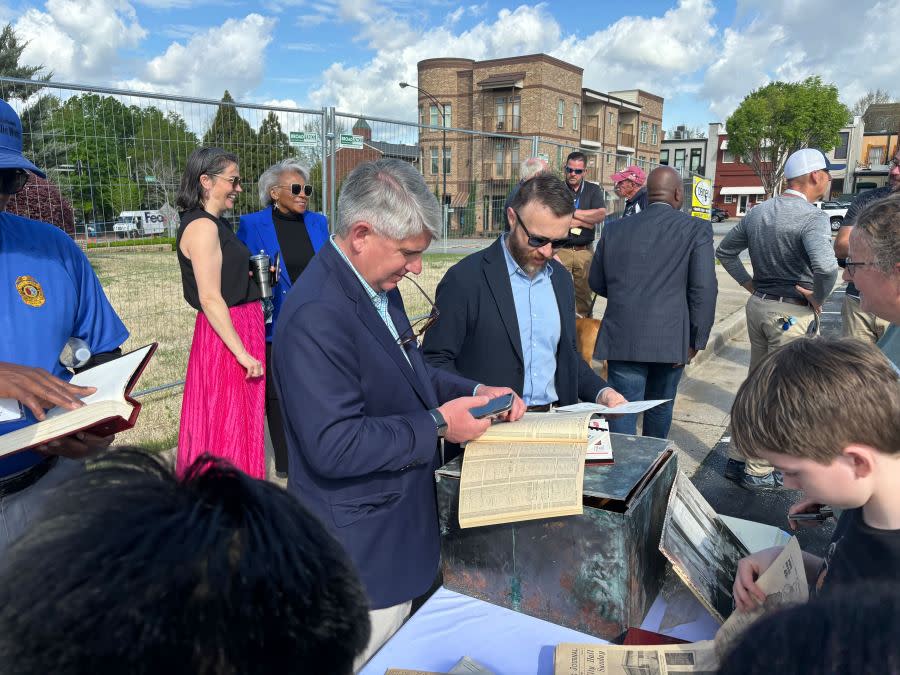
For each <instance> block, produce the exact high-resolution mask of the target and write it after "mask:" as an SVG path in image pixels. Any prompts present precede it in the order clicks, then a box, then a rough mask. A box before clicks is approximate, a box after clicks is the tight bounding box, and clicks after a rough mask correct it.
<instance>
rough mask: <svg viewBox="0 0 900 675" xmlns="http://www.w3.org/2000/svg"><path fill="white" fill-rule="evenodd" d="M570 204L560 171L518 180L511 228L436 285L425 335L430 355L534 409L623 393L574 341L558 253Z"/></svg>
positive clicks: (568, 280) (607, 399) (568, 289)
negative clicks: (432, 319)
mask: <svg viewBox="0 0 900 675" xmlns="http://www.w3.org/2000/svg"><path fill="white" fill-rule="evenodd" d="M574 211H575V207H574V206H573V203H572V198H571V195H570V194H569V192H568V188H566V186H565V184H563V182H562V181H561V180H560V179H559V178H557V177H556V176H552V175H548V174H539V175H537V176H535V177H534V178H532V179H530V180H529V181H527V182H525V183H522V185H521V186H520V188H519V190H518V192H517V193H516V194H515V196H514V197H513V198H512V200H511V202H510V205H509V207H507V209H506V215H507V219H508V221H509V225H510V231H509V233H507V234H504V235H502V236H501V237H500V238H499V239H497V241H495V242H494V243H493V244H491V246H489V247H488V248H487V249H485V250H483V251H479V252H478V253H473V254H472V255H469V256H467V257H466V258H464V259H463V260H461V261H459V262H458V263H456V264H455V265H454V266H453V267H451V268H450V269H449V270H447V273H446V274H445V275H444V278H443V279H442V280H441V282H440V284H438V288H437V297H436V300H435V303H436V304H437V307H438V309H439V310H440V317H439V318H438V320H437V322H436V323H435V325H434V326H433V327H432V328H431V330H429V331H428V333H426V335H425V340H424V342H423V348H424V350H425V358H426V359H427V360H428V362H429V363H431V364H432V365H435V366H438V367H441V368H444V369H446V370H448V371H450V372H453V373H458V374H460V375H463V376H465V377H471V378H474V379H477V380H480V381H484V382H492V383H495V384H502V385H504V386H507V387H509V388H511V389H513V390H514V391H516V393H518V394H519V395H521V396H522V398H523V400H524V401H525V404H526V405H527V406H528V409H529V410H535V411H545V410H549V409H550V407H551V406H553V405H570V404H572V403H577V402H578V401H579V400H582V401H590V402H591V403H594V402H598V403H603V404H605V405H610V406H614V405H618V404H620V403H624V402H625V399H624V398H622V396H620V395H619V393H618V392H616V391H615V390H613V389H611V388H609V387H608V386H607V384H606V382H604V381H603V379H602V378H601V377H600V376H599V375H597V374H596V373H594V371H593V370H591V368H590V366H589V365H588V364H587V363H585V361H584V359H582V358H581V356H580V354H579V353H578V350H577V347H576V341H575V303H574V297H575V296H574V289H573V282H572V275H571V274H569V272H568V271H567V270H566V269H565V267H563V266H562V265H561V264H560V263H559V262H557V261H556V260H554V259H553V252H554V250H555V249H556V248H559V247H560V246H561V245H562V244H563V242H565V241H566V240H567V237H568V230H569V228H570V227H571V220H572V214H573V213H574Z"/></svg>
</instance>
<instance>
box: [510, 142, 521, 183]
mask: <svg viewBox="0 0 900 675" xmlns="http://www.w3.org/2000/svg"><path fill="white" fill-rule="evenodd" d="M511 142H512V148H510V151H509V153H510V158H509V164H510V166H511V167H512V170H513V172H514V174H515V175H514V176H513V178H517V177H518V175H519V142H518V141H511Z"/></svg>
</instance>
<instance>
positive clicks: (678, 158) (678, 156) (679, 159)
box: [672, 148, 685, 171]
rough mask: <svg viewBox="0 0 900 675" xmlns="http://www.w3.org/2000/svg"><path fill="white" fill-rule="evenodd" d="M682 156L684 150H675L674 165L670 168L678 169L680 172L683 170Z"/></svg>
mask: <svg viewBox="0 0 900 675" xmlns="http://www.w3.org/2000/svg"><path fill="white" fill-rule="evenodd" d="M684 154H685V150H684V148H677V149H676V150H675V163H674V164H673V165H672V166H674V167H675V168H676V169H678V171H681V170H682V169H683V168H684Z"/></svg>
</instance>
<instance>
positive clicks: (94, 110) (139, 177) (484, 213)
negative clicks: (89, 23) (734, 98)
mask: <svg viewBox="0 0 900 675" xmlns="http://www.w3.org/2000/svg"><path fill="white" fill-rule="evenodd" d="M0 97H2V98H3V99H4V100H6V101H8V102H9V103H10V105H12V106H13V108H14V109H15V110H16V111H17V112H18V113H19V116H20V117H21V119H22V125H23V141H24V152H25V155H26V156H27V157H29V158H30V159H31V160H32V161H34V163H35V164H37V165H38V166H39V167H40V168H41V169H43V170H44V171H46V173H47V180H42V179H39V178H38V177H36V176H32V177H30V178H29V183H28V184H27V185H26V187H25V188H24V190H23V191H22V192H21V193H19V194H18V195H16V196H15V198H14V199H12V200H11V201H10V205H9V207H8V210H10V211H12V212H14V213H19V214H20V215H24V216H27V217H30V218H35V219H38V220H43V221H46V222H50V223H53V224H55V225H57V226H58V227H60V228H62V229H64V230H65V231H66V232H68V233H69V234H70V235H71V236H73V237H74V238H75V240H76V241H78V242H79V243H80V244H82V246H83V247H84V249H85V250H86V253H87V255H88V258H89V260H90V261H91V263H92V265H93V266H94V269H95V270H96V272H97V274H98V276H99V278H100V280H101V282H102V283H103V286H104V288H105V290H106V292H107V294H108V296H109V299H110V301H111V302H112V304H113V306H114V307H115V309H116V311H117V312H118V313H119V315H120V316H121V317H122V320H123V321H124V322H125V324H126V325H127V326H128V328H129V330H130V332H131V338H130V339H129V341H128V342H127V343H126V345H125V348H126V349H131V348H135V347H138V346H140V345H143V344H146V343H148V342H151V341H157V342H159V343H160V346H159V349H158V351H157V355H156V357H155V358H154V362H153V364H152V365H151V367H150V368H149V369H148V371H147V372H146V373H145V375H144V377H143V378H142V380H141V387H142V388H143V389H144V390H150V393H148V394H146V395H145V398H144V400H145V412H144V413H143V415H142V416H141V421H140V427H139V429H138V430H137V431H136V432H132V433H131V434H129V438H128V440H129V442H140V443H142V444H146V445H151V446H152V445H156V446H159V447H170V446H171V445H173V444H174V440H175V437H176V434H177V428H178V417H179V411H180V404H181V388H180V386H178V385H179V384H181V383H182V380H183V377H184V372H185V367H186V363H187V354H188V351H189V347H190V340H191V336H192V332H193V321H194V316H195V312H194V311H193V310H192V309H191V308H190V307H189V306H188V305H187V303H186V302H185V301H184V300H183V298H182V289H181V280H180V275H179V271H178V264H177V260H176V257H175V253H174V243H173V239H172V238H173V237H174V234H175V231H176V229H177V226H178V215H177V212H176V210H175V194H176V192H177V188H178V185H179V183H180V180H181V173H182V171H183V169H184V165H185V162H186V159H187V157H188V156H189V155H190V153H191V152H192V151H193V150H194V149H195V148H197V147H201V146H217V147H222V148H225V149H226V150H229V151H232V152H234V153H235V154H237V156H238V157H239V158H240V173H241V176H242V178H243V180H242V185H243V187H244V192H243V194H242V195H241V196H240V199H239V200H238V203H237V205H236V206H235V209H234V211H233V212H231V213H229V214H227V216H226V217H228V218H230V219H231V221H232V222H233V224H234V225H237V221H238V218H239V216H240V215H242V214H244V213H249V212H252V211H256V210H258V209H260V208H261V206H262V205H261V203H260V199H259V195H258V192H257V180H258V177H259V176H260V174H261V173H262V172H263V171H264V170H265V169H266V168H268V167H269V166H271V165H272V164H274V163H276V162H278V161H280V160H282V159H284V158H287V157H295V158H299V159H300V161H301V162H302V163H304V164H306V165H307V166H308V167H309V170H310V181H309V182H310V184H311V185H312V187H313V194H312V196H311V199H310V208H311V209H312V210H315V211H320V212H323V213H325V214H326V216H327V217H328V219H329V222H332V221H333V216H334V214H335V212H336V204H337V198H338V196H339V194H340V189H341V185H342V183H343V181H344V179H345V178H346V176H347V175H348V174H349V173H350V172H351V171H352V170H353V168H354V167H356V166H357V165H358V164H360V163H362V162H366V161H372V160H376V159H381V158H383V157H392V158H397V159H401V160H403V161H407V162H410V163H412V164H414V165H415V166H416V168H417V169H418V170H419V171H420V172H421V173H422V175H423V177H424V178H425V180H426V182H427V184H428V185H429V186H430V187H431V189H432V190H433V192H434V194H435V197H436V198H437V199H438V200H439V201H440V202H441V203H442V204H443V207H444V237H442V241H441V242H438V243H437V245H436V246H433V247H432V252H431V253H430V254H429V255H428V256H427V257H426V260H425V264H424V270H423V273H422V275H421V278H420V283H421V284H422V285H423V287H424V288H425V290H426V291H427V292H428V293H429V294H433V292H434V288H435V287H436V285H437V283H438V282H439V281H440V279H441V278H442V277H443V274H444V272H445V271H446V269H447V268H448V267H449V266H450V265H452V264H453V263H454V262H456V261H457V260H458V259H460V258H461V257H462V256H463V255H464V254H465V253H467V252H470V251H472V250H477V248H479V247H481V246H484V245H487V244H488V243H489V242H490V241H491V240H492V239H493V238H494V237H495V236H496V235H497V234H498V233H500V232H502V231H503V229H504V226H505V224H506V218H505V213H504V210H503V203H504V201H505V200H506V197H507V195H508V194H509V192H510V190H511V189H512V187H513V186H514V185H515V184H516V182H517V181H518V179H519V166H520V164H521V162H522V161H524V160H525V159H527V158H528V157H531V156H540V157H543V158H544V159H545V160H547V162H548V163H549V165H550V167H551V169H552V170H553V171H554V172H556V173H558V175H560V177H562V167H563V166H564V164H565V159H566V156H567V155H568V154H569V152H572V151H574V150H579V151H581V152H583V153H584V154H585V155H586V156H587V162H586V169H587V174H586V178H587V180H590V181H593V182H596V183H599V184H600V185H601V186H602V187H603V188H604V194H605V196H606V199H607V206H608V211H609V213H610V216H609V217H610V218H612V217H615V213H616V212H617V211H621V208H622V206H623V204H622V203H621V201H620V200H619V199H618V198H617V197H616V196H615V193H614V192H613V191H612V182H611V180H610V176H611V175H612V174H613V173H615V172H616V171H618V170H621V169H622V168H624V167H625V166H626V165H628V164H632V163H636V164H642V163H641V162H637V161H635V159H634V158H633V156H630V155H612V154H604V153H601V152H598V151H595V150H591V149H590V148H585V147H575V146H567V145H561V144H559V143H556V142H554V141H550V140H546V139H542V138H541V137H537V136H535V137H532V136H521V135H517V134H516V133H515V132H516V131H517V128H516V124H515V120H507V119H504V120H499V121H497V122H496V124H495V123H494V122H493V121H491V123H490V124H488V125H487V126H486V127H485V128H489V129H494V128H496V129H497V132H496V133H485V132H483V131H472V130H468V129H458V128H454V127H453V126H452V122H451V120H442V122H446V126H444V124H443V123H442V124H424V121H425V120H420V121H419V122H418V123H416V122H403V121H398V120H390V119H381V118H375V117H369V116H362V115H356V114H351V113H345V112H336V111H335V110H334V109H333V108H323V109H321V110H304V109H296V108H287V107H282V106H268V105H257V104H250V103H243V102H236V101H234V100H232V99H231V97H230V96H229V95H228V93H227V92H226V93H225V96H224V97H223V100H221V101H213V100H205V99H198V98H188V97H176V96H169V95H162V94H149V93H137V92H131V91H124V90H117V89H108V88H99V87H88V86H82V85H77V84H61V83H46V82H43V83H42V82H32V81H28V80H18V79H14V78H5V77H0ZM431 121H432V122H434V120H431ZM654 166H656V165H655V164H649V163H646V165H644V166H643V168H644V169H645V171H647V172H649V171H650V169H652V168H653V167H654ZM401 286H402V284H401ZM401 290H403V291H404V297H405V298H406V299H407V302H408V307H407V311H408V313H409V314H410V315H411V316H417V315H419V314H422V313H425V312H427V310H428V307H427V306H426V304H427V303H425V301H424V299H422V298H421V296H420V295H419V294H418V293H417V292H413V291H412V290H411V289H408V290H410V291H411V292H409V293H407V292H406V290H405V289H401Z"/></svg>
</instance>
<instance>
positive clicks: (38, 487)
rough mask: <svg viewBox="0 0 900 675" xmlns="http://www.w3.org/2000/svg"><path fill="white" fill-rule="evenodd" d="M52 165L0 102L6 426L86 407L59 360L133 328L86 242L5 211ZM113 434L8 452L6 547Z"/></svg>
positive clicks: (1, 360) (0, 316) (1, 421)
mask: <svg viewBox="0 0 900 675" xmlns="http://www.w3.org/2000/svg"><path fill="white" fill-rule="evenodd" d="M27 172H31V173H35V174H37V175H39V176H42V177H43V176H44V174H43V173H42V172H41V171H40V170H39V169H38V168H37V167H36V166H35V165H34V164H32V163H31V162H30V161H28V160H27V159H26V158H25V157H24V156H23V155H22V125H21V122H20V121H19V117H18V115H16V113H15V111H14V110H13V109H12V108H11V107H10V106H9V104H7V103H6V102H5V101H0V321H2V324H3V325H4V326H6V330H4V331H0V435H3V434H7V433H9V432H11V431H15V430H16V429H20V428H22V427H24V426H27V425H29V424H33V423H34V422H35V421H36V420H37V419H43V417H44V410H45V409H48V408H52V407H53V406H57V405H60V406H64V407H67V408H76V407H78V406H80V405H82V404H81V402H80V400H79V399H80V397H83V396H86V395H88V394H90V393H91V392H92V391H93V390H92V389H91V388H85V387H76V386H73V385H70V384H68V382H67V380H68V379H69V378H70V377H71V375H72V374H71V373H70V372H69V371H68V370H66V369H65V368H64V367H63V366H62V365H61V364H60V361H59V357H60V352H61V351H62V349H63V347H64V346H65V344H66V342H67V341H68V340H69V338H71V337H77V338H81V339H82V340H84V341H85V342H87V344H88V346H89V347H90V351H91V354H92V357H91V360H90V361H89V362H88V364H87V365H86V366H85V367H90V366H92V365H96V364H97V363H102V362H103V361H104V360H108V359H109V358H113V357H114V356H116V355H118V353H119V347H120V345H121V344H122V343H123V342H124V341H125V340H126V339H127V338H128V331H127V330H126V329H125V326H124V325H123V324H122V322H121V320H120V319H119V317H118V316H117V315H116V313H115V311H114V310H113V308H112V306H110V304H109V301H108V300H107V299H106V296H105V295H104V293H103V289H102V288H101V286H100V281H99V280H98V279H97V276H96V275H95V274H94V271H93V269H92V268H91V265H90V263H89V262H88V260H87V258H86V257H85V256H84V254H83V253H82V252H81V249H79V248H78V246H76V245H75V243H74V242H73V241H72V240H71V239H70V238H69V237H68V235H66V234H65V233H64V232H63V231H62V230H59V229H58V228H56V227H53V226H52V225H48V224H47V223H42V222H39V221H36V220H29V219H27V218H22V217H19V216H15V215H12V214H9V213H5V212H4V211H5V209H6V205H7V203H8V202H9V199H10V197H11V196H12V195H13V194H15V193H17V192H19V191H20V190H21V189H22V188H23V187H24V186H25V183H26V182H27V180H28V173H27ZM111 441H112V439H111V438H99V437H96V436H91V435H90V434H84V433H79V434H76V435H74V436H71V437H68V438H63V439H58V440H57V441H52V442H51V443H49V444H48V445H46V446H41V447H39V448H38V449H37V450H35V451H25V452H20V453H17V454H15V455H12V456H7V457H0V554H2V552H3V551H4V550H5V549H6V547H7V545H8V544H9V543H10V542H12V541H13V540H14V539H16V538H17V537H18V536H19V535H20V534H21V533H22V532H23V531H24V530H25V529H26V528H27V527H28V525H29V522H31V521H33V519H34V517H35V514H36V513H37V511H38V506H39V504H40V502H41V501H42V499H43V495H44V494H45V493H46V492H47V490H49V489H50V488H52V487H53V486H54V485H56V484H58V483H59V482H60V481H61V480H63V479H64V478H65V477H66V476H67V475H69V474H71V473H72V472H74V471H77V470H78V469H79V468H80V466H81V464H80V463H79V462H78V461H77V459H78V458H82V457H84V456H86V455H88V454H90V453H92V452H94V451H96V450H98V449H102V448H105V447H107V446H108V445H109V443H110V442H111Z"/></svg>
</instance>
